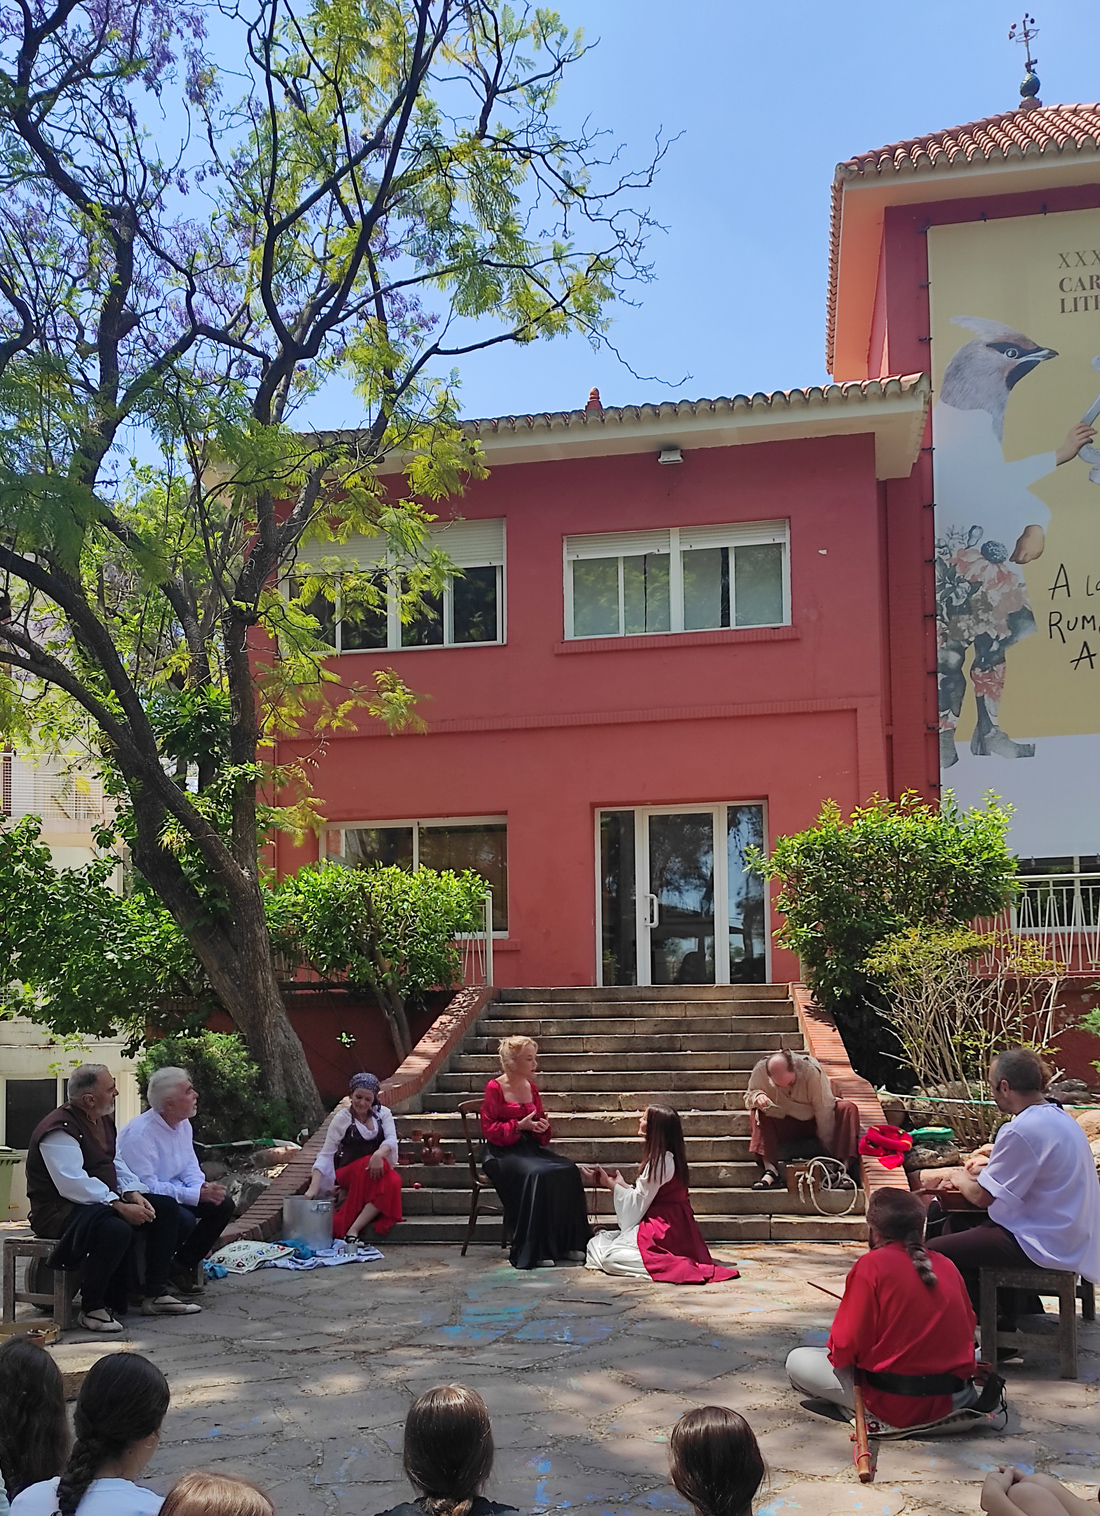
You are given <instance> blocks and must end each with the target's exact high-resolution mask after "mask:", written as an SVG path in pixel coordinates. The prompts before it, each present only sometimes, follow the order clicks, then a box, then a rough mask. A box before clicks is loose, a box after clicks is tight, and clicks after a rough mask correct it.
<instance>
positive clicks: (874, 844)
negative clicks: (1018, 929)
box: [752, 790, 1016, 1083]
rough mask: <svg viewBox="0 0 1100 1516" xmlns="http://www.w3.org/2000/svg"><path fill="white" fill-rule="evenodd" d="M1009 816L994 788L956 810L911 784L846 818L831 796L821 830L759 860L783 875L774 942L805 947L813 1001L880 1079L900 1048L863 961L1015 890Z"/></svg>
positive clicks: (989, 911)
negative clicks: (912, 932) (888, 943)
mask: <svg viewBox="0 0 1100 1516" xmlns="http://www.w3.org/2000/svg"><path fill="white" fill-rule="evenodd" d="M1010 815H1011V812H1010V811H1009V810H1008V809H1007V808H1006V807H1004V806H1002V805H1001V804H1000V803H999V802H998V801H997V799H996V797H995V796H992V795H991V796H990V797H989V798H988V800H987V803H986V805H985V807H984V808H982V809H978V808H975V809H972V810H968V811H966V812H964V813H960V811H959V809H958V806H957V805H956V804H955V803H954V801H953V800H950V799H946V800H945V801H944V802H943V804H942V806H939V805H930V804H928V802H926V801H924V800H922V799H921V797H920V796H919V795H918V794H916V792H915V791H912V790H910V791H907V792H906V793H905V794H903V795H902V796H901V798H900V799H898V800H883V799H881V798H880V797H878V796H875V797H874V798H873V799H872V800H871V801H870V802H869V803H868V804H867V805H866V806H862V807H857V809H856V810H854V811H853V812H852V814H851V816H850V817H849V818H848V819H845V818H844V816H843V815H842V813H841V810H840V807H839V806H838V805H837V804H836V802H835V801H832V800H830V801H828V802H826V804H825V805H824V806H823V807H822V810H821V814H820V816H819V817H818V819H817V823H816V825H815V826H812V827H808V828H807V829H806V830H805V831H803V832H797V833H795V834H793V835H792V836H789V837H780V838H778V839H777V841H776V843H775V847H774V848H773V850H772V853H771V856H770V857H769V858H764V857H763V856H762V855H760V854H759V853H758V854H756V855H755V858H754V859H753V860H752V861H753V862H754V864H755V866H756V868H757V870H758V871H759V872H760V873H762V874H764V875H765V877H766V878H768V879H778V880H779V882H780V891H779V895H778V896H777V898H776V905H777V907H778V909H779V910H780V911H782V913H783V916H784V920H783V923H782V925H781V926H780V927H779V929H778V930H777V931H776V934H775V935H776V940H777V941H778V942H779V943H781V944H782V946H784V947H787V948H790V949H791V950H792V951H793V952H795V953H797V954H798V956H799V958H800V959H801V962H802V972H803V974H804V975H805V978H806V982H807V984H808V985H809V987H810V989H811V990H812V991H813V993H814V995H815V997H816V998H817V999H818V1000H819V1001H820V1002H821V1004H822V1005H823V1006H824V1007H825V1009H826V1010H828V1011H829V1012H830V1013H831V1014H832V1015H833V1016H834V1018H835V1019H836V1022H837V1025H838V1027H839V1028H840V1031H841V1033H842V1035H843V1036H844V1040H845V1042H846V1043H847V1046H848V1050H849V1054H850V1056H851V1058H852V1062H853V1064H854V1065H855V1067H856V1068H857V1069H858V1070H859V1072H860V1073H862V1074H864V1075H865V1076H866V1077H867V1078H870V1079H873V1080H874V1081H875V1082H876V1083H881V1082H884V1081H885V1080H886V1078H887V1077H888V1075H889V1074H890V1073H891V1072H893V1073H895V1074H896V1072H897V1063H896V1061H894V1060H896V1057H897V1055H898V1054H899V1053H900V1051H901V1050H900V1047H899V1045H898V1043H897V1040H896V1038H895V1037H894V1036H893V1033H892V1032H891V1031H890V1029H889V1028H888V1026H887V1025H886V1024H885V1022H884V1021H883V1018H882V1011H883V1009H884V1002H883V998H882V992H881V989H880V987H879V985H878V984H877V983H876V982H875V980H874V979H873V977H872V976H871V975H870V974H869V973H868V971H867V968H866V966H865V965H866V960H867V958H868V955H869V954H871V953H872V952H873V951H874V949H875V948H876V946H877V945H878V944H879V943H880V942H883V941H885V939H886V938H888V937H892V936H894V935H896V934H897V933H898V932H903V931H905V930H906V929H907V928H909V927H918V926H944V927H949V926H961V925H965V924H966V923H967V922H969V921H972V920H973V919H974V918H975V917H976V916H992V915H994V914H996V912H997V911H999V910H1001V909H1002V907H1003V906H1005V905H1006V904H1007V903H1008V902H1009V900H1010V899H1011V898H1012V893H1013V888H1014V883H1013V881H1014V876H1015V873H1016V859H1015V856H1014V855H1013V853H1012V852H1011V851H1010V850H1009V847H1008V844H1007V842H1006V835H1007V832H1008V824H1009V818H1010Z"/></svg>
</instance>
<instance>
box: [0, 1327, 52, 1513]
mask: <svg viewBox="0 0 1100 1516" xmlns="http://www.w3.org/2000/svg"><path fill="white" fill-rule="evenodd" d="M0 1411H2V1415H0V1477H2V1480H3V1483H4V1485H5V1486H6V1488H7V1492H8V1498H9V1499H10V1500H14V1499H15V1497H16V1495H18V1494H19V1491H20V1490H25V1489H26V1488H27V1486H28V1485H29V1484H38V1483H39V1482H40V1481H41V1480H43V1479H56V1478H57V1476H58V1474H60V1473H61V1470H62V1469H63V1468H64V1466H65V1459H66V1458H67V1457H68V1456H69V1423H68V1420H67V1418H66V1416H65V1387H64V1384H63V1383H62V1380H61V1370H60V1369H59V1368H58V1367H57V1364H56V1363H54V1361H53V1359H52V1358H51V1357H50V1355H49V1353H47V1352H46V1350H45V1348H41V1347H39V1346H38V1344H37V1343H36V1342H31V1341H30V1339H29V1338H27V1337H9V1338H8V1340H7V1342H5V1343H4V1345H3V1347H0Z"/></svg>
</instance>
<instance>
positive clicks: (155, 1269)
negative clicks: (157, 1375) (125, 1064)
mask: <svg viewBox="0 0 1100 1516" xmlns="http://www.w3.org/2000/svg"><path fill="white" fill-rule="evenodd" d="M117 1096H118V1086H117V1085H116V1084H115V1081H114V1079H113V1077H112V1075H111V1072H110V1070H109V1069H108V1068H107V1066H106V1065H105V1064H102V1063H83V1064H81V1066H80V1067H79V1068H78V1069H74V1070H73V1072H72V1073H71V1074H70V1075H69V1088H68V1096H67V1099H66V1100H65V1103H64V1104H63V1105H61V1106H59V1107H58V1109H57V1110H56V1111H51V1112H50V1114H49V1115H48V1116H46V1117H44V1118H43V1120H41V1121H40V1122H39V1123H38V1125H37V1126H36V1127H35V1129H34V1131H33V1132H32V1134H31V1140H30V1146H29V1148H28V1151H27V1164H26V1169H27V1199H28V1200H29V1202H30V1212H31V1227H32V1229H33V1231H34V1233H35V1236H37V1237H51V1238H57V1239H58V1242H57V1247H56V1248H54V1250H53V1252H52V1253H51V1254H50V1257H49V1260H48V1262H49V1265H50V1267H51V1268H62V1269H77V1268H78V1269H79V1270H80V1273H81V1282H80V1298H81V1315H80V1324H81V1326H82V1327H84V1328H85V1329H86V1330H87V1331H90V1332H102V1333H105V1334H110V1335H117V1334H118V1333H119V1332H121V1331H122V1323H121V1322H120V1321H119V1320H118V1319H117V1318H118V1317H119V1316H120V1315H122V1314H124V1313H125V1311H126V1307H127V1305H128V1303H129V1292H130V1288H131V1285H133V1284H136V1283H137V1268H136V1260H135V1258H134V1255H133V1248H134V1242H135V1240H136V1239H137V1236H138V1234H139V1232H140V1234H141V1235H142V1237H143V1238H144V1240H145V1262H144V1299H143V1302H142V1312H143V1314H144V1315H147V1316H190V1315H193V1314H194V1313H195V1312H196V1311H198V1310H199V1309H200V1307H199V1306H197V1305H194V1304H192V1303H191V1302H184V1301H181V1300H177V1299H176V1297H175V1296H174V1295H171V1294H169V1292H168V1270H169V1267H170V1264H171V1261H172V1254H173V1253H174V1252H175V1249H176V1241H177V1238H178V1235H179V1207H178V1206H177V1205H176V1203H175V1201H173V1200H170V1199H169V1198H168V1197H167V1196H163V1195H155V1194H146V1193H145V1191H144V1187H143V1185H142V1184H141V1181H140V1180H139V1179H138V1178H137V1177H136V1176H135V1175H134V1174H132V1173H131V1172H130V1170H129V1169H128V1168H127V1167H126V1164H125V1163H124V1162H123V1161H122V1160H121V1159H119V1158H118V1156H117V1153H116V1144H115V1123H114V1107H115V1099H116V1098H117Z"/></svg>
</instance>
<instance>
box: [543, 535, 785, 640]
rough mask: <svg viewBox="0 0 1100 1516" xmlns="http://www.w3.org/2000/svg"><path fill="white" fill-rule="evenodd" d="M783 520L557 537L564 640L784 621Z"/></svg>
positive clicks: (777, 623)
mask: <svg viewBox="0 0 1100 1516" xmlns="http://www.w3.org/2000/svg"><path fill="white" fill-rule="evenodd" d="M788 549H789V531H788V523H787V522H786V521H755V522H738V523H736V524H734V525H728V526H696V527H669V528H664V529H662V530H660V531H641V532H593V533H591V534H589V535H587V536H583V537H566V539H565V635H566V637H567V638H581V637H631V636H637V635H639V634H646V633H658V632H693V631H703V630H710V629H717V628H720V627H743V626H785V625H787V624H788V623H789V621H790V565H789V556H790V555H789V550H788Z"/></svg>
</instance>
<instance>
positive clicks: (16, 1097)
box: [0, 753, 141, 1221]
mask: <svg viewBox="0 0 1100 1516" xmlns="http://www.w3.org/2000/svg"><path fill="white" fill-rule="evenodd" d="M0 815H3V816H4V817H5V819H10V820H13V821H17V820H19V819H20V817H22V816H38V817H40V819H41V822H42V841H43V842H44V843H45V844H46V846H47V847H48V848H49V850H50V854H51V856H52V858H53V862H54V867H55V868H79V867H80V865H81V864H84V863H89V862H90V861H91V860H92V858H93V857H95V855H96V847H95V844H94V842H93V839H92V828H93V827H94V826H96V825H98V824H99V822H101V821H102V820H103V817H104V801H103V786H102V784H101V783H100V781H99V780H98V779H96V778H93V777H91V776H88V777H85V776H83V775H80V774H77V775H75V776H74V775H73V774H72V773H68V772H66V770H65V766H64V765H63V764H61V763H60V762H58V761H57V760H50V759H44V760H42V761H40V762H38V763H35V762H32V761H30V760H29V759H25V758H20V757H19V756H18V755H17V754H14V753H3V754H0ZM118 883H119V884H121V868H120V870H119V880H118ZM122 1049H123V1041H122V1040H121V1039H119V1040H112V1041H109V1042H101V1041H98V1040H95V1039H90V1040H89V1041H87V1042H85V1043H82V1044H81V1045H80V1046H78V1047H74V1046H73V1045H71V1044H70V1043H68V1042H61V1041H58V1040H57V1039H56V1038H54V1037H53V1035H52V1033H50V1032H49V1030H48V1029H47V1028H46V1027H42V1026H38V1025H36V1024H35V1023H34V1022H32V1021H27V1020H25V1019H24V1018H23V1017H17V1018H16V1019H15V1020H13V1021H0V1146H4V1147H11V1148H15V1149H16V1150H17V1151H18V1152H19V1153H21V1154H22V1155H24V1156H25V1155H26V1150H27V1142H28V1141H29V1139H30V1134H31V1132H33V1130H34V1128H35V1127H36V1126H37V1125H38V1123H39V1121H41V1119H42V1117H43V1116H45V1115H46V1114H47V1113H48V1112H49V1111H52V1110H53V1109H54V1107H55V1106H57V1105H59V1104H60V1103H61V1101H62V1100H63V1099H64V1098H65V1085H64V1081H65V1075H66V1073H67V1071H68V1070H69V1069H71V1068H75V1067H76V1065H77V1064H78V1063H85V1062H87V1063H105V1064H106V1065H107V1067H108V1068H109V1069H110V1070H111V1073H112V1074H113V1075H114V1076H115V1079H116V1081H117V1083H118V1088H119V1100H118V1107H117V1110H116V1112H115V1120H116V1122H117V1124H118V1125H119V1126H122V1125H124V1124H125V1122H127V1121H129V1120H131V1119H132V1118H133V1117H134V1116H136V1115H137V1114H138V1112H139V1111H140V1110H141V1100H140V1098H139V1096H138V1086H137V1079H136V1077H135V1074H134V1061H133V1059H132V1058H126V1057H125V1056H124V1055H123V1051H122ZM11 1202H12V1203H11V1208H10V1210H9V1212H8V1215H7V1216H6V1217H5V1216H0V1221H4V1220H10V1221H15V1220H17V1219H18V1220H22V1219H23V1218H24V1217H25V1216H26V1214H27V1193H26V1184H25V1180H24V1174H23V1166H22V1164H20V1165H19V1167H18V1168H17V1169H16V1170H15V1172H14V1174H13V1176H12V1188H11Z"/></svg>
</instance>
